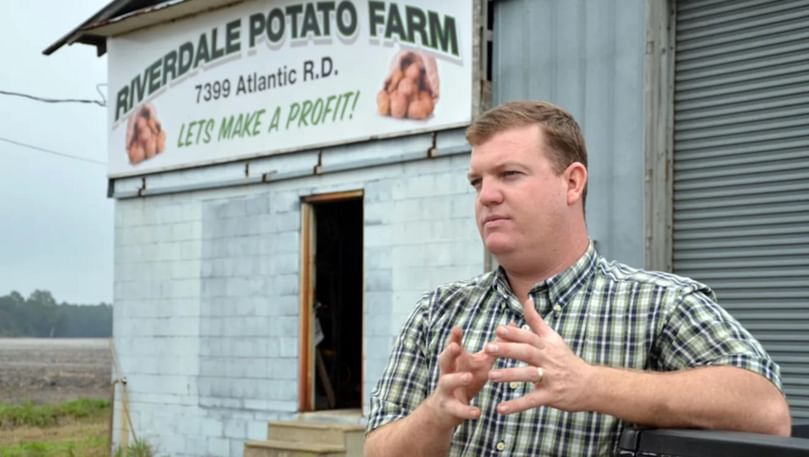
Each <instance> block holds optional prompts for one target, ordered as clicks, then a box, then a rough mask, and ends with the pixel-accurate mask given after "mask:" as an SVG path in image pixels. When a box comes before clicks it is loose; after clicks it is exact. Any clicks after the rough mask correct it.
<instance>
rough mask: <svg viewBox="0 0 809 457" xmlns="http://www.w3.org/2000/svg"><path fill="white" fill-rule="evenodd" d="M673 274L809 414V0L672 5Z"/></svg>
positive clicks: (795, 407)
mask: <svg viewBox="0 0 809 457" xmlns="http://www.w3.org/2000/svg"><path fill="white" fill-rule="evenodd" d="M676 15H677V16H676V18H677V20H676V23H677V25H676V27H677V28H676V37H677V38H676V67H675V68H676V80H675V81H676V82H675V128H674V240H673V243H674V244H673V246H674V270H675V271H676V272H677V273H679V274H683V275H685V276H690V277H693V278H696V279H698V280H701V281H704V282H706V283H707V284H709V285H711V286H712V287H713V288H714V289H715V290H716V291H717V294H718V295H719V301H720V303H721V304H722V305H723V306H724V307H725V308H727V309H728V310H730V311H731V312H732V313H733V314H734V315H735V316H736V317H737V318H738V319H740V320H741V321H742V322H743V324H744V325H745V326H746V327H747V328H748V329H750V330H751V331H752V332H753V333H754V334H755V335H756V336H757V337H758V338H759V339H760V340H761V341H762V342H763V343H764V345H765V346H766V348H767V350H768V351H769V352H770V353H771V354H772V355H773V356H774V357H775V359H776V361H777V362H778V363H779V364H780V365H781V369H782V375H783V378H784V381H785V385H786V391H787V396H788V399H789V401H790V405H791V407H792V411H793V416H794V417H795V418H803V419H806V418H809V0H799V1H782V0H769V1H761V0H746V1H735V0H734V1H711V0H705V1H690V0H680V1H677V11H676Z"/></svg>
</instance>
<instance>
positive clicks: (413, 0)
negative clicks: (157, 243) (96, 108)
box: [108, 0, 473, 177]
mask: <svg viewBox="0 0 809 457" xmlns="http://www.w3.org/2000/svg"><path fill="white" fill-rule="evenodd" d="M472 41H473V40H472V0H455V1H442V2H434V1H429V0H406V1H370V0H342V1H340V0H338V1H310V2H307V1H301V0H284V1H255V2H248V3H246V4H239V5H236V6H234V7H230V8H226V9H222V10H217V11H214V12H211V13H207V14H203V15H200V16H195V17H192V18H189V19H186V20H182V21H178V22H174V23H166V24H161V25H158V26H155V27H152V28H148V29H145V30H141V31H139V32H134V33H131V34H127V35H124V36H121V37H114V38H110V39H109V40H108V51H109V91H110V92H109V102H108V104H109V109H108V116H109V129H110V130H109V131H110V134H109V154H110V159H109V170H108V174H109V175H110V176H111V177H116V176H127V175H133V174H142V173H145V172H154V171H160V170H168V169H176V168H184V167H189V166H193V165H197V164H201V163H213V162H220V161H229V160H234V159H241V158H248V157H256V156H264V155H270V154H274V153H279V152H285V151H292V150H300V149H309V148H314V147H320V146H323V145H330V144H339V143H347V142H352V141H360V140H367V139H370V138H379V137H389V136H396V135H404V134H410V133H413V132H419V131H431V130H437V129H443V128H450V127H458V126H462V125H466V124H468V123H469V121H470V119H471V113H472V73H473V72H472Z"/></svg>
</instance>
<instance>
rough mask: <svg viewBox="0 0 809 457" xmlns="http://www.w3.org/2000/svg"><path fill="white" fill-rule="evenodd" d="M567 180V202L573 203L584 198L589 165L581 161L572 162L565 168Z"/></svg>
mask: <svg viewBox="0 0 809 457" xmlns="http://www.w3.org/2000/svg"><path fill="white" fill-rule="evenodd" d="M565 180H566V181H567V204H568V205H572V204H574V203H576V201H579V200H581V199H582V194H583V193H584V186H586V185H587V167H585V166H584V164H582V163H581V162H573V163H571V164H570V165H569V166H568V167H567V169H566V170H565Z"/></svg>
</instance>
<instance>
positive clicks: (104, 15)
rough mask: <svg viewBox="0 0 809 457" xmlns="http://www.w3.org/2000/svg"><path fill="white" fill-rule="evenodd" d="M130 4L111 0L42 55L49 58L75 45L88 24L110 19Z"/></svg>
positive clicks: (124, 1)
mask: <svg viewBox="0 0 809 457" xmlns="http://www.w3.org/2000/svg"><path fill="white" fill-rule="evenodd" d="M130 2H131V0H113V1H112V2H110V3H108V4H107V5H106V6H104V7H102V8H101V9H100V10H98V12H97V13H95V14H94V15H92V16H90V17H89V18H88V19H87V20H86V21H84V22H82V23H81V24H79V25H78V26H77V27H76V28H74V29H73V30H71V31H70V32H68V33H66V34H65V35H64V36H63V37H62V38H59V39H58V40H56V41H55V42H54V43H53V44H51V45H50V46H48V47H47V48H45V50H43V51H42V53H43V54H45V55H46V56H49V55H51V54H53V53H54V52H56V51H57V50H58V49H59V48H61V47H62V46H64V45H66V44H68V45H69V44H73V43H75V42H76V41H77V40H79V38H81V36H82V33H81V31H82V29H83V28H85V27H87V26H88V25H90V24H93V23H94V22H96V21H105V20H107V19H109V18H110V17H112V16H114V15H115V14H116V13H117V12H118V11H120V10H121V9H123V8H124V7H125V6H126V5H127V4H129V3H130ZM99 55H101V54H99Z"/></svg>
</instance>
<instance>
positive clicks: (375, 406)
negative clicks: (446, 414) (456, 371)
mask: <svg viewBox="0 0 809 457" xmlns="http://www.w3.org/2000/svg"><path fill="white" fill-rule="evenodd" d="M429 301H430V298H429V296H425V297H422V299H421V300H420V301H419V305H418V306H417V307H416V309H415V310H414V311H413V313H411V314H410V316H409V317H408V318H407V320H406V321H405V323H404V326H403V327H402V331H401V332H400V333H399V336H398V338H397V339H396V342H395V343H394V347H393V351H392V353H391V355H390V357H389V359H388V364H387V367H386V368H385V371H384V372H383V374H382V377H381V378H380V379H379V381H378V382H377V384H376V387H375V388H374V390H373V392H372V393H371V409H370V414H369V417H368V428H367V431H368V432H370V431H372V430H374V429H375V428H377V427H380V426H382V425H385V424H387V423H389V422H393V421H395V420H398V419H401V418H403V417H405V416H407V415H408V414H410V413H411V412H412V411H413V410H414V409H416V407H417V406H418V405H419V404H420V403H421V402H422V401H423V400H424V399H425V398H427V396H428V395H429V393H430V392H429V388H428V383H429V376H430V370H431V366H432V364H433V361H432V360H431V358H430V357H428V356H427V354H426V353H425V348H426V344H425V341H426V337H427V331H426V329H427V328H428V325H429V324H428V319H429V313H428V309H429Z"/></svg>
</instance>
